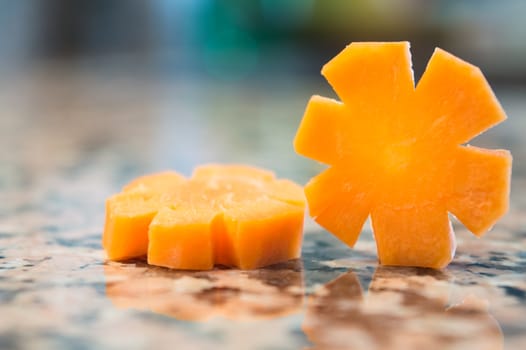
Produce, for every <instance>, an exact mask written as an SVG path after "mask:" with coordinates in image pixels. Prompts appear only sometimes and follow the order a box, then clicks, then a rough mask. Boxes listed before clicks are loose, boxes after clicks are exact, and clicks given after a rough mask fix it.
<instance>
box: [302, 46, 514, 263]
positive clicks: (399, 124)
mask: <svg viewBox="0 0 526 350" xmlns="http://www.w3.org/2000/svg"><path fill="white" fill-rule="evenodd" d="M322 74H323V75H324V76H325V77H326V78H327V80H328V81H329V83H330V85H331V86H332V87H333V88H334V90H335V91H336V93H337V94H338V96H339V97H340V99H341V101H342V102H341V103H339V102H336V101H332V100H329V99H326V98H323V97H319V96H313V97H312V99H311V100H310V101H309V104H308V105H307V108H306V111H305V114H304V117H303V120H302V122H301V123H300V126H299V128H298V132H297V134H296V139H295V142H294V146H295V149H296V152H298V153H299V154H302V155H304V156H307V157H310V158H313V159H315V160H318V161H321V162H324V163H327V164H328V165H329V169H328V170H326V171H325V172H323V173H322V174H321V175H318V176H316V177H315V178H313V179H312V180H311V181H310V182H309V184H307V186H306V187H305V193H306V197H307V201H308V204H309V209H310V215H311V216H313V217H314V219H315V220H316V221H317V222H318V223H319V224H320V225H321V226H323V227H324V228H326V229H327V230H328V231H330V232H331V233H333V234H334V235H335V236H337V237H338V238H340V239H341V240H342V241H344V242H345V243H346V244H348V245H349V246H353V245H354V244H355V242H356V240H357V239H358V236H359V233H360V230H361V228H362V225H363V223H364V221H365V220H366V219H367V217H368V216H369V215H371V221H372V226H373V231H374V234H375V238H376V242H377V250H378V257H379V260H380V262H381V263H382V264H386V265H412V266H425V267H432V268H442V267H444V266H446V265H447V264H448V263H449V262H450V261H451V259H452V257H453V254H454V251H455V240H454V235H453V233H452V230H451V225H450V222H449V218H448V211H450V212H452V213H453V214H454V215H456V216H457V217H458V218H459V220H460V221H461V222H463V223H464V224H465V225H466V227H467V228H468V229H469V230H471V231H472V232H473V233H474V234H476V235H478V236H480V235H482V234H484V233H485V232H486V231H488V230H489V229H490V228H491V226H493V225H494V224H495V223H496V222H497V220H498V219H499V218H500V217H502V216H503V215H504V214H505V213H506V211H507V209H508V201H509V188H510V173H511V155H510V154H509V153H508V152H506V151H500V150H499V151H490V150H484V149H478V148H474V147H461V146H460V144H462V143H464V142H466V141H468V140H469V139H471V138H472V137H474V136H476V135H478V134H479V133H481V132H483V131H485V130H487V129H488V128H490V127H492V126H494V125H496V124H498V123H500V122H501V121H503V120H504V119H505V118H506V115H505V113H504V111H503V110H502V107H501V106H500V104H499V103H498V101H497V99H496V98H495V95H494V94H493V92H492V91H491V88H490V87H489V85H488V83H487V82H486V80H485V79H484V76H483V75H482V73H481V72H480V70H479V69H478V68H477V67H475V66H473V65H471V64H469V63H466V62H464V61H462V60H460V59H458V58H456V57H455V56H453V55H451V54H449V53H447V52H445V51H443V50H440V49H437V50H435V53H434V54H433V56H432V57H431V59H430V61H429V64H428V66H427V69H426V71H425V73H424V75H423V77H422V78H421V80H420V82H419V83H418V85H417V87H416V89H415V87H414V84H413V73H412V70H411V60H410V52H409V43H407V42H395V43H352V44H351V45H349V46H347V47H346V48H345V49H344V50H343V51H342V52H341V53H339V54H338V55H337V56H336V57H334V58H333V59H332V60H331V61H330V62H329V63H327V64H326V65H325V66H324V67H323V69H322Z"/></svg>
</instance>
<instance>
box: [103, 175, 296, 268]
mask: <svg viewBox="0 0 526 350" xmlns="http://www.w3.org/2000/svg"><path fill="white" fill-rule="evenodd" d="M304 207H305V203H304V195H303V191H302V189H301V187H299V186H298V185H296V184H294V183H293V182H290V181H288V180H278V179H275V177H274V174H273V173H271V172H268V171H265V170H261V169H257V168H253V167H247V166H241V165H229V166H222V165H207V166H202V167H198V168H197V169H196V170H195V171H194V174H193V176H192V178H191V179H189V180H186V179H184V178H183V177H182V176H180V175H178V174H175V173H161V174H156V175H150V176H146V177H142V178H139V179H137V180H135V181H133V182H132V183H130V184H129V185H127V186H125V188H124V192H123V193H120V194H117V195H115V196H113V197H110V198H109V199H108V201H107V204H106V225H105V231H104V236H103V246H104V248H105V250H106V252H107V255H108V258H109V259H110V260H123V259H127V258H132V257H137V256H141V255H145V254H147V255H148V262H149V263H150V264H153V265H159V266H166V267H171V268H176V269H193V270H205V269H211V268H212V267H213V266H214V264H221V265H227V266H237V267H239V268H241V269H254V268H258V267H262V266H266V265H271V264H274V263H277V262H281V261H286V260H289V259H294V258H298V257H299V256H300V252H301V241H302V235H303V214H304Z"/></svg>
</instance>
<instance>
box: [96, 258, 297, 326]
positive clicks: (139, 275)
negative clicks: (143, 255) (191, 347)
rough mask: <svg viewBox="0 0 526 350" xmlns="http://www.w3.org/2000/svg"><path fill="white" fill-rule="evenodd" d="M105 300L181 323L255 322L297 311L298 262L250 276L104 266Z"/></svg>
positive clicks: (134, 265) (135, 264) (245, 273)
mask: <svg viewBox="0 0 526 350" xmlns="http://www.w3.org/2000/svg"><path fill="white" fill-rule="evenodd" d="M104 274H105V277H106V295H107V296H108V298H109V299H110V300H111V301H112V302H113V304H114V305H115V306H116V307H118V308H133V309H139V310H150V311H153V312H155V313H159V314H163V315H167V316H170V317H174V318H176V319H179V320H186V321H206V320H208V319H210V318H213V317H223V318H227V319H231V320H260V319H269V318H275V317H283V316H287V315H290V314H293V313H298V312H301V311H302V306H303V294H304V281H303V266H302V263H301V261H300V260H292V261H288V262H285V263H281V264H277V265H273V266H270V267H267V268H263V269H259V270H250V271H240V270H234V269H215V270H212V271H204V272H193V271H174V270H169V269H164V268H159V267H153V266H149V265H147V264H146V263H145V262H144V261H140V260H135V261H132V262H129V263H108V264H107V265H105V266H104Z"/></svg>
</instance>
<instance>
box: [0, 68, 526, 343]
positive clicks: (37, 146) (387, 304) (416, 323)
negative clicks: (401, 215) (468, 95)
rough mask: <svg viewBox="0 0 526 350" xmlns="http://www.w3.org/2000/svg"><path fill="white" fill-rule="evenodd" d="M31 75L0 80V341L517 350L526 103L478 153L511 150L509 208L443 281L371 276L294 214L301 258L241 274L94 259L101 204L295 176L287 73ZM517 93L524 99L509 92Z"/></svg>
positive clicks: (363, 256) (462, 251) (429, 275)
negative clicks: (209, 172)
mask: <svg viewBox="0 0 526 350" xmlns="http://www.w3.org/2000/svg"><path fill="white" fill-rule="evenodd" d="M81 68H82V67H80V68H79V67H77V68H75V69H74V70H68V71H62V70H54V69H46V70H43V71H37V72H30V74H28V75H27V76H25V77H12V78H10V79H8V80H4V81H3V82H1V83H0V160H1V167H0V349H18V348H21V349H26V348H39V349H40V348H50V349H59V348H74V349H84V348H97V349H103V348H108V349H146V348H177V349H208V348H210V349H212V348H214V349H215V348H217V347H218V346H220V347H221V348H228V349H298V348H310V349H411V348H414V349H421V348H423V349H501V348H503V347H504V348H506V349H522V348H525V347H526V181H525V175H526V172H525V170H526V167H525V166H524V164H525V159H526V158H525V156H524V155H525V153H526V151H525V150H526V141H523V135H522V134H523V132H524V130H526V129H525V127H526V113H525V112H524V111H526V105H525V102H524V101H523V100H522V97H521V94H520V93H517V92H516V90H514V89H503V90H502V93H500V92H499V90H497V95H498V96H499V97H501V98H502V102H503V105H504V107H505V109H506V110H507V111H508V114H509V116H510V120H509V121H508V122H507V123H505V124H504V125H503V126H501V127H498V128H497V129H495V130H492V131H491V132H490V133H489V134H488V135H486V136H482V137H480V138H479V139H477V140H476V141H475V144H477V145H481V146H486V147H505V148H511V150H512V153H513V155H514V179H513V191H512V203H511V209H510V213H509V214H508V215H507V216H506V217H505V218H504V219H503V220H502V221H501V222H500V223H499V224H497V225H496V226H495V228H494V229H493V230H492V231H491V232H490V233H488V234H487V236H485V237H484V238H482V239H477V238H476V237H474V236H472V235H470V234H469V233H468V232H467V231H466V230H465V229H463V228H462V227H461V226H460V225H456V226H457V227H456V232H457V237H458V249H457V255H456V257H455V260H454V261H453V262H452V263H451V264H450V266H449V267H448V268H447V269H445V270H443V271H435V270H428V269H418V268H392V267H381V266H379V265H378V264H377V260H376V252H375V246H374V241H373V239H372V235H371V232H370V229H369V228H368V227H366V228H365V229H364V232H363V234H362V237H361V238H360V241H359V242H358V244H357V246H356V248H355V249H354V250H351V249H348V248H346V247H345V246H343V245H342V244H339V243H338V241H337V240H336V239H334V238H333V237H332V236H330V235H329V234H328V233H326V232H324V231H323V230H321V229H319V228H318V227H317V226H316V225H314V224H313V223H312V222H311V221H307V226H306V232H307V233H306V236H305V242H304V249H303V258H302V259H301V260H298V261H290V262H287V263H283V264H279V265H276V266H271V267H268V268H264V269H260V270H256V271H238V270H232V269H225V268H217V269H216V270H214V271H210V272H188V271H171V270H168V269H163V268H157V267H150V266H148V265H147V264H146V263H145V262H144V261H143V260H140V259H138V260H134V261H129V262H126V263H114V262H106V261H105V260H104V255H103V252H102V250H101V247H100V238H101V229H102V224H103V206H104V204H103V203H104V198H105V197H106V196H108V195H109V194H111V193H113V192H115V191H117V190H118V189H119V188H120V187H121V186H122V185H123V184H124V183H125V182H126V181H128V180H129V179H131V178H133V177H134V176H137V175H140V174H143V173H146V172H149V171H156V170H161V169H166V168H173V169H176V170H179V171H182V172H183V173H186V174H188V173H189V172H190V171H191V169H192V168H193V167H194V166H195V165H197V164H200V163H203V162H209V161H219V162H248V163H252V164H255V165H259V166H263V167H267V168H270V169H274V170H276V172H277V174H278V175H279V176H280V177H290V178H292V179H295V180H296V181H299V182H305V181H306V180H307V179H308V178H309V177H310V176H312V175H313V174H315V173H316V172H317V171H319V170H320V169H321V167H320V166H318V165H316V164H312V163H313V162H310V161H308V160H304V159H301V158H300V157H297V156H295V155H294V152H293V150H292V147H291V140H292V137H293V135H294V132H295V128H296V126H297V123H298V122H299V119H300V118H301V113H302V111H303V108H304V105H305V102H306V100H307V99H308V97H309V95H310V94H312V93H322V92H323V93H324V94H326V91H320V88H317V87H316V86H315V85H313V84H307V83H304V82H301V81H293V80H288V81H287V82H284V83H283V84H278V85H279V86H277V87H272V88H269V87H261V86H260V87H255V86H252V85H251V86H250V88H246V87H245V86H244V85H242V83H236V84H234V85H226V86H225V85H223V84H218V83H206V84H204V83H196V82H188V81H170V82H159V81H158V80H147V79H145V80H143V79H137V78H134V79H130V78H127V76H126V75H122V76H120V75H116V76H112V75H107V74H102V73H101V72H98V73H93V72H85V71H84V70H83V69H81ZM521 91H522V92H523V90H521Z"/></svg>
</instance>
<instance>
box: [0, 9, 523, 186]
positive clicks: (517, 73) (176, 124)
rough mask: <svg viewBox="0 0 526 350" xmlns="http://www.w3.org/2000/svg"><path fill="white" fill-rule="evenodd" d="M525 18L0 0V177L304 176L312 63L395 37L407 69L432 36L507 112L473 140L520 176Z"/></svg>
mask: <svg viewBox="0 0 526 350" xmlns="http://www.w3.org/2000/svg"><path fill="white" fill-rule="evenodd" d="M525 18H526V2H525V1H522V0H509V1H489V0H480V1H471V0H460V1H458V0H446V1H437V0H436V1H431V0H429V1H418V0H391V1H384V0H372V1H363V0H357V1H339V0H252V1H243V0H223V1H219V0H178V1H171V0H152V1H142V0H128V1H120V0H40V1H38V0H34V1H32V0H16V1H15V0H0V23H1V24H2V30H1V31H0V127H1V128H2V129H1V136H2V141H0V142H1V143H0V145H1V146H2V150H1V151H0V152H1V153H0V155H1V156H2V158H1V159H2V160H4V161H5V163H4V164H5V166H3V167H2V170H1V171H2V172H3V174H0V175H3V176H0V179H2V181H4V184H5V183H6V182H9V183H10V184H11V185H13V184H23V183H24V181H26V182H31V181H33V180H34V177H35V176H36V175H34V174H37V173H38V174H40V175H44V174H48V175H50V174H55V175H56V174H57V173H56V172H55V170H56V169H62V170H64V171H69V172H71V173H74V172H75V171H77V174H81V173H82V169H84V170H86V169H95V168H96V169H106V170H107V173H108V174H117V175H115V178H113V180H112V181H113V182H112V183H113V184H114V185H112V186H115V188H117V187H118V185H119V184H120V183H121V182H122V181H125V180H127V179H129V178H130V177H132V176H135V175H138V174H140V173H143V172H146V171H154V170H159V169H165V168H175V169H178V170H180V171H182V172H184V173H187V174H188V173H189V172H190V171H191V169H192V168H193V167H194V166H195V165H196V164H199V163H203V162H209V161H216V162H223V161H227V162H248V163H252V164H256V165H261V166H265V167H268V168H271V169H275V170H276V171H277V172H278V174H279V175H281V176H289V177H292V178H293V179H295V180H297V181H301V182H303V181H306V180H307V179H308V178H309V177H310V176H311V175H312V174H313V173H315V172H316V171H317V170H319V165H317V164H313V162H310V161H308V160H304V159H302V158H301V157H299V156H296V155H295V154H294V152H293V150H292V139H293V137H294V133H295V130H296V128H297V125H298V123H299V120H300V119H301V116H302V113H303V110H304V107H305V104H306V102H307V100H308V98H309V97H310V95H312V94H324V95H329V96H333V95H334V94H333V92H332V91H331V90H330V88H329V86H328V84H327V83H326V82H325V81H324V80H323V78H322V77H321V76H320V74H319V71H320V68H321V66H322V65H323V64H324V63H325V62H327V61H328V60H329V59H330V58H331V57H333V56H334V55H335V54H336V53H338V52H339V51H340V50H341V49H343V48H344V47H345V45H347V44H348V43H350V42H352V41H373V40H378V41H391V40H394V41H397V40H407V41H410V42H411V46H412V54H413V61H414V69H415V78H416V79H418V78H419V77H420V75H421V74H422V72H423V70H424V67H425V64H426V62H427V60H428V59H429V57H430V55H431V53H432V51H433V49H434V48H435V47H436V46H439V47H441V48H443V49H445V50H447V51H450V52H452V53H453V54H455V55H457V56H459V57H461V58H463V59H465V60H467V61H470V62H472V63H473V64H475V65H478V66H479V67H480V68H481V69H482V71H483V72H484V73H485V75H486V76H487V78H488V80H489V81H490V83H491V84H492V86H493V87H494V89H495V91H496V94H497V96H498V98H499V99H500V100H501V102H502V104H503V106H504V108H505V109H506V111H507V113H508V115H509V117H510V120H509V121H508V122H506V123H504V124H503V125H501V126H499V127H497V128H496V129H495V130H492V131H490V132H489V133H488V134H487V135H484V136H482V137H481V138H480V140H476V141H475V143H476V144H477V145H481V146H488V147H504V148H511V149H512V151H513V153H514V156H515V174H521V173H522V174H524V172H523V170H522V169H523V167H521V166H520V163H523V160H524V159H525V158H524V156H523V154H524V151H523V149H524V147H523V143H522V131H523V130H525V129H524V126H525V120H526V118H525V102H524V101H523V100H524V97H525V91H526V25H525V22H526V21H525ZM14 150H16V152H15V151H14ZM115 163H117V164H119V168H118V169H114V168H111V167H115V166H116V165H115ZM83 167H88V168H83ZM90 167H91V168H90ZM110 168H111V169H110ZM36 169H38V170H36ZM32 174H33V175H32ZM59 176H61V175H59ZM112 188H113V187H112Z"/></svg>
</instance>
